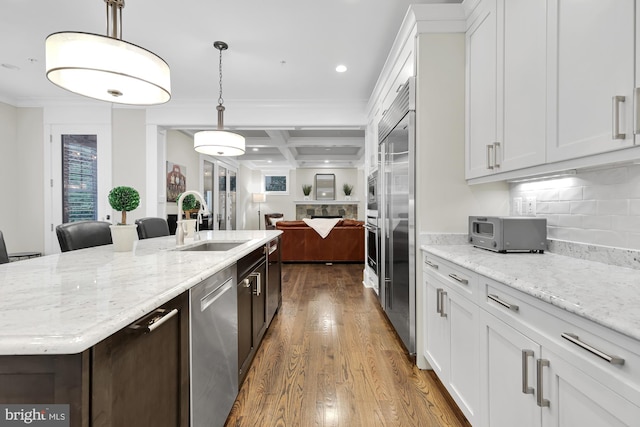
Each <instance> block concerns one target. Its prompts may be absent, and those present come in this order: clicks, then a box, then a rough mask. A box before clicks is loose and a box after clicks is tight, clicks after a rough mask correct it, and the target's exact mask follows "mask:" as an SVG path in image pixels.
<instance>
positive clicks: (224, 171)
mask: <svg viewBox="0 0 640 427" xmlns="http://www.w3.org/2000/svg"><path fill="white" fill-rule="evenodd" d="M216 166H217V169H218V172H217V174H216V175H217V177H218V184H217V187H216V188H217V193H216V195H215V196H214V197H215V199H216V200H217V202H218V203H217V206H215V207H214V210H212V212H214V218H215V229H216V230H235V229H236V195H237V190H236V185H237V184H236V178H237V171H235V170H234V169H231V168H230V167H228V166H226V165H222V164H217V165H216Z"/></svg>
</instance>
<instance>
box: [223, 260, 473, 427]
mask: <svg viewBox="0 0 640 427" xmlns="http://www.w3.org/2000/svg"><path fill="white" fill-rule="evenodd" d="M282 288H283V301H282V307H281V309H280V312H279V313H278V314H277V315H276V317H275V318H274V320H273V322H272V324H271V327H270V328H269V331H268V332H267V334H266V335H265V338H264V341H263V343H262V346H261V348H260V349H259V350H258V353H257V354H256V358H255V359H254V361H253V365H252V367H251V368H250V370H249V373H248V374H247V377H246V379H245V381H244V383H243V385H242V387H241V389H240V393H239V395H238V399H237V400H236V402H235V404H234V406H233V409H232V411H231V414H230V415H229V418H228V419H227V423H226V426H268V427H271V426H287V427H290V426H302V427H307V426H350V427H351V426H366V427H369V426H434V427H435V426H469V424H468V423H467V422H466V420H465V419H464V417H463V416H462V414H461V413H460V412H459V410H458V409H457V408H455V407H453V406H452V404H451V403H450V401H449V400H448V399H450V398H449V396H448V395H446V392H444V391H443V390H444V389H443V387H442V385H441V384H440V383H439V382H438V380H437V379H435V375H433V373H432V372H431V371H421V370H419V369H418V368H417V367H416V366H415V365H413V364H412V363H410V361H409V359H408V357H407V356H406V355H405V354H404V352H403V349H402V347H401V346H400V344H399V343H398V341H397V338H396V336H395V334H394V332H393V331H392V330H391V328H390V326H389V324H388V323H387V321H386V319H385V318H384V315H383V314H382V312H381V310H380V309H379V308H378V307H379V306H378V302H377V300H376V295H375V293H374V292H373V291H372V290H370V289H366V288H364V286H363V285H362V265H358V264H335V265H331V266H328V265H324V264H284V265H283V282H282Z"/></svg>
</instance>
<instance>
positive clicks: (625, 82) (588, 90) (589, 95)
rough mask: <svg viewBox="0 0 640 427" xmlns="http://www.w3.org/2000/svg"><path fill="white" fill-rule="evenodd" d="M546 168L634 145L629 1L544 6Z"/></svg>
mask: <svg viewBox="0 0 640 427" xmlns="http://www.w3.org/2000/svg"><path fill="white" fill-rule="evenodd" d="M548 5H549V6H548V7H549V10H548V31H549V35H548V58H549V62H548V76H549V86H548V95H547V108H548V113H549V127H548V151H547V162H554V161H559V160H565V159H572V158H577V157H581V156H587V155H591V154H596V153H602V152H605V151H611V150H617V149H620V148H625V147H629V146H632V145H633V143H634V134H633V130H634V120H633V112H634V108H637V105H635V104H636V103H637V100H635V99H634V87H635V68H634V64H635V46H634V44H635V1H634V0H579V1H578V0H549V1H548Z"/></svg>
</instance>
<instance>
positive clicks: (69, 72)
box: [45, 0, 171, 105]
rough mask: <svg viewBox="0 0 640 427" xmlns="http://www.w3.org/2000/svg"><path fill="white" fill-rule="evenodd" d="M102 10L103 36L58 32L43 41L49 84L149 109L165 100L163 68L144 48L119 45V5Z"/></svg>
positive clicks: (167, 82) (111, 0)
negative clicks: (105, 12)
mask: <svg viewBox="0 0 640 427" xmlns="http://www.w3.org/2000/svg"><path fill="white" fill-rule="evenodd" d="M103 1H104V2H105V3H106V5H107V35H106V36H102V35H98V34H91V33H83V32H60V33H54V34H51V35H49V37H47V40H46V42H45V48H46V69H47V78H48V79H49V80H50V81H51V83H53V84H55V85H57V86H59V87H61V88H63V89H66V90H69V91H71V92H74V93H77V94H79V95H83V96H87V97H89V98H94V99H99V100H102V101H109V102H115V103H118V104H131V105H154V104H162V103H165V102H167V101H169V99H171V79H170V71H169V65H167V63H166V62H165V61H164V60H163V59H162V58H160V57H159V56H157V55H156V54H154V53H153V52H151V51H148V50H147V49H144V48H142V47H140V46H136V45H134V44H132V43H128V42H126V41H123V40H122V9H123V8H124V0H103Z"/></svg>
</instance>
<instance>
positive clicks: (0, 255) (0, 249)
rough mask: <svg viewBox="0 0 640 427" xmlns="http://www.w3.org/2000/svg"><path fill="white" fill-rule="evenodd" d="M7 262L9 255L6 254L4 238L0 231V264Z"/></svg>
mask: <svg viewBox="0 0 640 427" xmlns="http://www.w3.org/2000/svg"><path fill="white" fill-rule="evenodd" d="M8 262H9V254H8V253H7V246H6V245H5V243H4V236H3V235H2V231H0V264H6V263H8Z"/></svg>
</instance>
